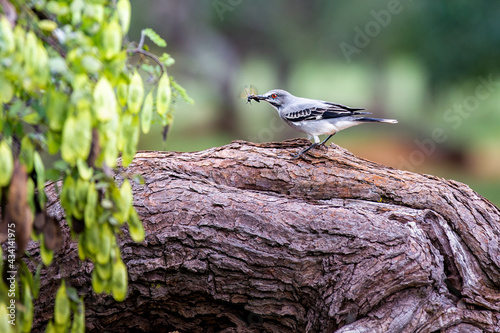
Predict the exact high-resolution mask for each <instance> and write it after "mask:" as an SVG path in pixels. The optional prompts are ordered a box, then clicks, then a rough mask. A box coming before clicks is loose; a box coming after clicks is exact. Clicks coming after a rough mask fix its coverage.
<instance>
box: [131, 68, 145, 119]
mask: <svg viewBox="0 0 500 333" xmlns="http://www.w3.org/2000/svg"><path fill="white" fill-rule="evenodd" d="M143 98H144V85H143V83H142V78H141V76H140V75H139V73H138V72H137V71H134V74H133V75H132V78H131V79H130V84H129V87H128V99H127V106H128V110H129V111H130V112H131V113H133V114H135V113H138V112H139V110H140V109H141V105H142V100H143Z"/></svg>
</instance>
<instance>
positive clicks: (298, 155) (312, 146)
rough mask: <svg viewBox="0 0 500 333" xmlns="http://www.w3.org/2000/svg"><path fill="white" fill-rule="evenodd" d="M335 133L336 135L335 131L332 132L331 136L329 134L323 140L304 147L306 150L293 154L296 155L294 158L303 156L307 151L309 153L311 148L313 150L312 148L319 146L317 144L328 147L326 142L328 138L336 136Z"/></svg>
mask: <svg viewBox="0 0 500 333" xmlns="http://www.w3.org/2000/svg"><path fill="white" fill-rule="evenodd" d="M334 135H335V133H333V134H330V135H329V136H328V137H327V138H326V139H325V140H323V141H321V143H318V142H315V143H313V144H312V145H310V146H309V147H307V148H306V149H304V150H303V151H301V152H300V153H298V154H296V155H293V157H294V158H299V157H301V156H302V155H304V154H305V153H307V152H308V151H309V150H311V149H312V148H314V147H317V146H323V147H325V148H327V147H326V145H325V143H326V142H327V141H328V140H330V138H331V137H332V136H334Z"/></svg>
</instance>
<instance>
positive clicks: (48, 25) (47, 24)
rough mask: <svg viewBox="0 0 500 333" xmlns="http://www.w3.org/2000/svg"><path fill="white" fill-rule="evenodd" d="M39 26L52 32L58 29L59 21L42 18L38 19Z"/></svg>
mask: <svg viewBox="0 0 500 333" xmlns="http://www.w3.org/2000/svg"><path fill="white" fill-rule="evenodd" d="M38 27H39V28H40V30H43V31H46V32H52V31H54V30H55V29H57V23H56V22H54V21H51V20H40V21H38Z"/></svg>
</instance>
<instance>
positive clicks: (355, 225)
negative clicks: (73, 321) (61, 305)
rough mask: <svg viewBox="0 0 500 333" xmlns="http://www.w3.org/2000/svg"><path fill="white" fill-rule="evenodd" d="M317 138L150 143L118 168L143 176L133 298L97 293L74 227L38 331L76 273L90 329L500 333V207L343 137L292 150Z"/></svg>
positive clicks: (47, 287)
mask: <svg viewBox="0 0 500 333" xmlns="http://www.w3.org/2000/svg"><path fill="white" fill-rule="evenodd" d="M308 143H309V142H308V141H306V140H291V141H285V142H280V143H265V144H254V143H249V142H240V141H235V142H233V143H231V144H229V145H226V146H223V147H218V148H211V149H208V150H205V151H201V152H191V153H177V152H140V153H138V154H137V155H136V157H135V159H134V162H133V163H132V165H130V166H129V167H128V168H127V169H120V170H118V172H117V176H116V177H117V178H122V177H123V175H125V174H126V175H129V176H132V175H140V176H142V178H143V179H144V184H143V185H140V184H134V185H133V190H134V205H135V207H136V209H137V211H138V213H139V215H140V217H141V220H142V221H143V224H144V228H145V230H146V238H145V240H144V241H143V242H142V243H140V244H136V243H134V242H133V241H132V240H131V239H130V237H129V235H128V231H127V230H126V229H125V230H124V234H123V235H122V236H121V237H119V239H118V243H119V244H120V247H121V249H122V257H123V261H124V262H125V264H126V266H127V268H128V272H129V291H128V295H127V298H126V299H125V301H123V302H115V301H114V300H113V298H112V297H111V296H108V295H97V294H95V293H94V292H93V290H92V287H91V270H92V264H91V263H90V262H88V261H85V262H81V261H79V259H78V254H77V250H76V248H77V245H76V242H75V241H74V240H71V238H70V236H69V234H68V233H67V228H66V229H64V230H65V235H64V241H63V247H62V249H61V250H60V251H59V252H58V253H56V255H55V258H54V263H56V265H54V264H53V265H52V266H50V267H49V268H48V269H45V270H44V272H43V274H42V279H41V293H40V297H39V299H38V300H37V301H36V302H35V308H36V313H35V323H34V325H35V331H36V330H42V329H45V325H46V323H47V320H48V319H50V317H51V315H52V309H53V301H54V295H55V291H56V290H57V288H58V287H59V285H60V281H61V279H62V278H64V279H65V280H66V281H67V283H68V284H69V285H71V286H73V287H75V288H76V289H77V290H78V291H79V293H80V294H81V295H84V297H85V304H86V323H87V331H90V332H103V331H106V332H125V331H134V332H171V331H175V330H177V331H179V332H435V331H440V332H446V333H456V332H483V331H485V332H500V250H499V249H500V211H499V209H498V208H497V207H495V206H494V205H493V204H492V203H490V202H489V201H488V200H486V199H484V198H483V197H481V196H480V195H478V194H477V193H475V192H474V191H472V190H471V189H470V188H469V187H468V186H466V185H464V184H461V183H458V182H456V181H452V180H445V179H441V178H437V177H434V176H429V175H423V174H417V173H412V172H408V171H401V170H396V169H392V168H389V167H385V166H382V165H379V164H376V163H373V162H370V161H367V160H364V159H361V158H359V157H356V156H354V155H352V154H351V153H349V152H348V151H347V150H345V149H342V148H340V147H338V146H335V145H332V146H331V147H330V148H329V149H328V150H321V149H316V150H313V151H312V152H311V155H310V156H309V158H307V159H306V160H304V159H294V158H292V156H291V155H292V154H293V153H295V152H296V151H297V150H298V149H300V148H303V146H304V145H306V144H308ZM48 191H49V193H48V194H49V201H50V202H51V204H50V207H49V209H48V213H49V215H51V216H53V217H55V218H56V219H57V220H58V221H59V222H60V223H65V222H64V212H63V210H62V209H61V207H60V205H59V203H58V200H57V195H56V193H55V186H54V185H52V186H49V188H48ZM29 248H30V249H31V252H32V254H33V255H35V256H36V254H37V253H36V252H37V250H36V247H35V246H33V244H31V245H30V246H29Z"/></svg>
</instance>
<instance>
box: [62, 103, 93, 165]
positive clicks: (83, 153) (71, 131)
mask: <svg viewBox="0 0 500 333" xmlns="http://www.w3.org/2000/svg"><path fill="white" fill-rule="evenodd" d="M91 142H92V118H91V115H90V112H89V111H88V110H86V109H83V110H80V111H79V112H78V113H77V114H76V115H71V116H69V117H68V119H66V122H65V123H64V129H63V135H62V142H61V155H62V158H63V159H64V160H65V161H66V162H68V163H69V164H70V165H75V164H76V161H77V160H78V158H81V159H87V157H88V155H89V152H90V144H91Z"/></svg>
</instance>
